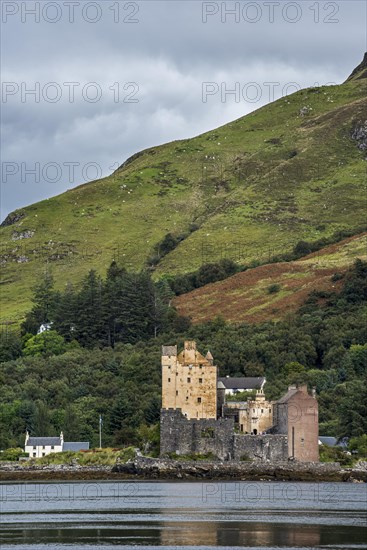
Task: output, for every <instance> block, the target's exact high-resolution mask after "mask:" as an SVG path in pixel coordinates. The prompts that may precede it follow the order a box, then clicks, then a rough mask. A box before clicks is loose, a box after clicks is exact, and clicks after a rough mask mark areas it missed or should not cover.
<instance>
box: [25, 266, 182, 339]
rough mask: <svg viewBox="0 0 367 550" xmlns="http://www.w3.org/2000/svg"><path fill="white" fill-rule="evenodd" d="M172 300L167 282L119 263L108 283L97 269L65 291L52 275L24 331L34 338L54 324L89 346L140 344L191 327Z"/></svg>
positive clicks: (37, 295) (66, 335) (66, 336)
mask: <svg viewBox="0 0 367 550" xmlns="http://www.w3.org/2000/svg"><path fill="white" fill-rule="evenodd" d="M172 296H173V293H172V291H171V290H170V288H169V286H168V284H167V283H166V282H164V281H163V282H159V283H153V281H152V279H151V277H150V275H149V273H147V272H144V271H143V272H140V273H129V272H127V271H126V270H125V269H124V268H121V267H119V266H118V265H117V264H116V262H114V261H113V262H112V264H111V265H110V267H109V269H108V271H107V275H106V278H105V279H103V278H102V277H100V276H99V275H97V273H96V272H95V271H94V270H91V271H90V272H89V273H88V274H87V276H86V277H85V278H84V280H83V281H82V283H81V285H80V287H79V288H77V289H76V288H74V287H73V286H72V285H71V284H68V285H67V286H66V288H65V290H64V291H63V292H60V291H56V290H54V281H53V278H52V275H51V274H50V273H46V274H45V276H44V278H43V279H42V280H41V282H40V283H39V285H37V287H36V288H35V291H34V297H33V303H34V306H33V308H32V309H31V311H30V312H29V313H28V314H27V316H26V319H25V321H24V323H23V325H22V331H23V334H24V335H26V334H27V333H28V334H29V335H32V334H33V335H34V334H36V333H37V331H38V330H39V328H40V326H41V324H50V326H51V328H52V330H53V331H56V332H57V333H58V334H59V335H60V336H62V337H63V338H64V339H65V341H66V342H71V341H73V340H74V341H76V342H78V343H79V344H80V345H81V346H83V347H87V348H92V347H96V346H99V347H105V346H111V347H114V345H115V344H116V343H117V342H123V343H134V342H137V341H139V340H146V339H149V338H151V337H156V336H157V334H159V333H160V332H162V331H163V330H165V329H166V328H167V327H168V326H169V325H171V324H173V325H174V326H175V324H180V323H181V324H183V326H186V325H187V321H185V320H184V319H180V318H178V316H177V315H176V313H175V311H174V310H173V309H172V308H170V307H169V301H170V299H171V297H172ZM48 338H49V335H48Z"/></svg>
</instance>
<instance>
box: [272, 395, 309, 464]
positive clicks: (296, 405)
mask: <svg viewBox="0 0 367 550" xmlns="http://www.w3.org/2000/svg"><path fill="white" fill-rule="evenodd" d="M273 423H274V433H277V434H283V435H287V436H288V457H289V458H294V459H295V460H299V461H300V462H318V460H319V421H318V404H317V400H316V398H315V396H314V395H309V393H308V391H307V386H306V385H303V386H299V387H296V386H290V387H289V389H288V392H287V393H286V394H285V395H284V396H283V397H282V398H281V399H279V400H278V401H276V403H275V404H274V417H273Z"/></svg>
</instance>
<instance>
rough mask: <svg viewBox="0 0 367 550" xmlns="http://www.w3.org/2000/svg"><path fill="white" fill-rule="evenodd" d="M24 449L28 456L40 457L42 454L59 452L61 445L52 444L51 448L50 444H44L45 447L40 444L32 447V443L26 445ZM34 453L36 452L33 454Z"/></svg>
mask: <svg viewBox="0 0 367 550" xmlns="http://www.w3.org/2000/svg"><path fill="white" fill-rule="evenodd" d="M24 450H25V452H26V453H29V457H30V458H41V457H42V456H46V455H49V454H50V453H61V452H62V446H61V445H54V448H53V449H51V445H45V448H43V446H42V445H37V446H36V448H35V449H34V448H33V445H26V446H25V449H24ZM34 453H36V454H35V455H34Z"/></svg>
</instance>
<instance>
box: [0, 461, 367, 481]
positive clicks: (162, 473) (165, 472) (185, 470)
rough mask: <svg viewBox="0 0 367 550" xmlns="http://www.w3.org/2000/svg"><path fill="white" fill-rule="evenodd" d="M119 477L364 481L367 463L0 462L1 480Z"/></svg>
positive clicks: (68, 479)
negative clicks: (56, 463)
mask: <svg viewBox="0 0 367 550" xmlns="http://www.w3.org/2000/svg"><path fill="white" fill-rule="evenodd" d="M120 479H122V480H123V479H135V480H206V481H211V480H218V481H219V480H233V481H316V482H322V481H325V482H331V481H346V482H348V481H349V482H367V463H366V462H361V463H359V464H358V465H357V466H356V467H354V468H342V467H341V466H340V464H338V463H296V462H279V463H274V464H269V463H263V462H179V461H176V460H168V459H161V458H157V459H153V458H144V457H137V458H135V459H134V460H132V461H129V462H126V463H121V464H119V463H117V464H115V465H114V466H79V465H77V464H61V465H50V466H41V465H35V464H27V463H3V464H0V481H2V482H6V481H84V480H120Z"/></svg>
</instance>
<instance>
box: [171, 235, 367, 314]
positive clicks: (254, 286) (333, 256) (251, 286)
mask: <svg viewBox="0 0 367 550" xmlns="http://www.w3.org/2000/svg"><path fill="white" fill-rule="evenodd" d="M356 257H359V258H361V259H364V260H366V259H367V233H364V234H363V235H360V236H356V237H351V238H349V239H345V240H344V241H341V242H339V243H337V244H335V245H331V246H328V247H326V248H324V249H322V250H319V251H318V252H314V253H313V254H310V255H308V256H306V257H305V258H302V259H301V260H298V261H293V262H279V263H274V264H267V265H263V266H260V267H256V268H254V269H249V270H248V271H245V272H241V273H237V274H236V275H233V276H232V277H229V278H228V279H225V280H224V281H219V282H217V283H212V284H208V285H205V286H204V287H202V288H198V289H196V290H193V291H192V292H189V293H187V294H182V295H181V296H178V297H177V298H175V299H174V301H173V303H174V305H175V307H176V309H177V311H178V312H179V313H180V314H181V315H185V316H188V317H191V319H192V321H193V323H199V322H205V321H210V320H212V319H214V318H215V317H218V316H220V317H222V318H223V319H225V320H226V321H229V322H232V323H233V322H236V323H240V322H247V323H258V322H263V321H268V320H279V319H284V318H285V317H286V316H287V315H289V314H291V313H294V312H295V311H296V310H297V309H298V308H299V307H300V306H301V305H303V303H304V301H305V300H306V298H307V296H308V295H309V294H310V292H311V291H313V290H317V291H333V290H335V288H338V287H340V286H341V284H342V282H343V279H342V276H343V274H344V273H345V271H346V270H347V269H348V268H350V266H351V265H352V264H353V262H354V259H355V258H356ZM335 273H337V274H338V277H337V278H334V277H332V276H333V275H334V274H335ZM274 285H276V286H274Z"/></svg>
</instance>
